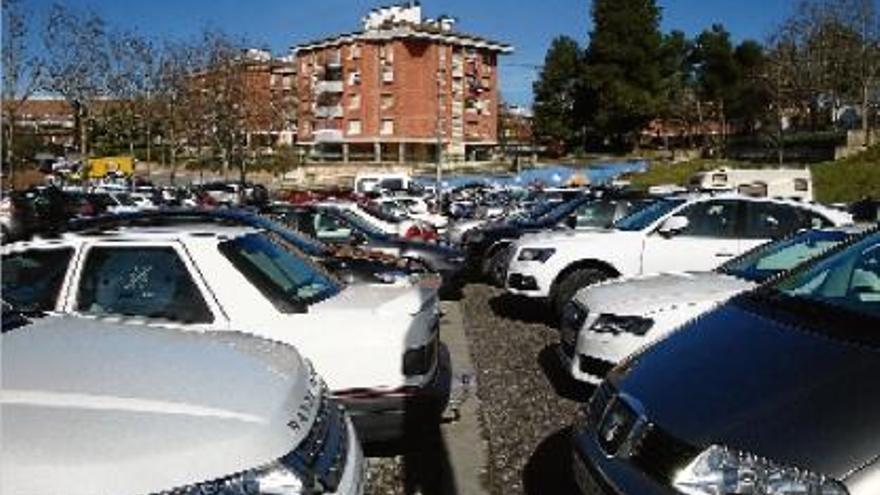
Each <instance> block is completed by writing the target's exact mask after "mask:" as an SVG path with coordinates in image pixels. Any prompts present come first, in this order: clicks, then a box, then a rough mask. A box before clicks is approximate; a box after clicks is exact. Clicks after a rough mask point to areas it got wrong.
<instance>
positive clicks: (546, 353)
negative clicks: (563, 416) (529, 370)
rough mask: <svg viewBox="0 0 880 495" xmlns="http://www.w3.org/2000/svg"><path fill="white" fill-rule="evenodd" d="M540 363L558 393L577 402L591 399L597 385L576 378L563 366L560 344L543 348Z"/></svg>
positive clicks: (539, 354) (539, 355) (539, 358)
mask: <svg viewBox="0 0 880 495" xmlns="http://www.w3.org/2000/svg"><path fill="white" fill-rule="evenodd" d="M538 364H540V365H541V369H542V370H543V371H544V375H545V376H546V377H547V380H549V381H550V384H551V385H552V386H553V390H554V392H556V394H557V395H559V396H560V397H563V398H565V399H568V400H573V401H575V402H587V401H588V400H590V396H592V395H593V391H594V390H595V387H593V386H592V385H589V384H587V383H583V382H579V381H577V380H575V379H574V378H572V376H571V374H569V372H568V370H566V369H564V368H563V367H562V362H561V361H560V359H559V344H550V345H548V346H547V347H545V348H544V349H542V350H541V352H540V353H538Z"/></svg>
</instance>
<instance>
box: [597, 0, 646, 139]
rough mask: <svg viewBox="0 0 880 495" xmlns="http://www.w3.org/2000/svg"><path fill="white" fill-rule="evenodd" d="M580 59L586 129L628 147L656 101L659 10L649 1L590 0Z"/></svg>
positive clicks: (635, 137) (643, 124) (641, 127)
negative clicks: (590, 25)
mask: <svg viewBox="0 0 880 495" xmlns="http://www.w3.org/2000/svg"><path fill="white" fill-rule="evenodd" d="M592 15H593V25H594V29H593V32H592V33H591V35H590V46H589V48H588V49H587V55H586V65H587V67H586V90H587V91H586V93H585V98H586V99H587V104H585V107H586V108H591V110H592V112H591V114H590V115H589V123H590V128H591V130H592V131H593V132H594V133H596V134H598V135H599V136H600V137H601V138H602V139H603V141H605V142H606V143H607V144H612V145H616V146H626V147H631V146H633V145H635V144H637V137H638V133H639V131H641V130H642V129H643V128H644V126H645V124H647V123H648V122H649V121H650V120H651V119H652V118H654V117H655V116H656V115H657V114H658V111H659V110H660V107H661V103H662V99H663V97H662V88H663V70H662V65H663V61H662V58H663V57H662V56H661V55H662V42H663V37H662V35H661V34H660V30H659V25H660V9H659V8H658V7H657V4H656V2H655V1H654V0H595V1H594V2H593V10H592Z"/></svg>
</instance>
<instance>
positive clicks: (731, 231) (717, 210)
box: [678, 201, 739, 238]
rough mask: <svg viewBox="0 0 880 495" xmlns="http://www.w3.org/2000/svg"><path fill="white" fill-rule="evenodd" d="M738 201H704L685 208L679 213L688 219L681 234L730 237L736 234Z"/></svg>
mask: <svg viewBox="0 0 880 495" xmlns="http://www.w3.org/2000/svg"><path fill="white" fill-rule="evenodd" d="M738 205H739V203H738V202H736V201H703V202H700V203H696V204H694V205H691V206H689V207H687V208H685V209H684V210H683V211H682V212H681V213H678V215H681V216H685V217H687V219H688V226H687V227H686V228H685V229H683V230H682V231H681V235H683V236H690V237H713V238H730V237H735V236H736V212H737V206H738Z"/></svg>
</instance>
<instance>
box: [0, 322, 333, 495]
mask: <svg viewBox="0 0 880 495" xmlns="http://www.w3.org/2000/svg"><path fill="white" fill-rule="evenodd" d="M2 344H3V348H2V399H0V403H2V406H3V414H2V438H3V449H2V471H3V473H2V476H0V487H2V489H0V492H2V493H6V494H29V493H66V494H72V495H77V494H94V493H116V494H121V495H127V494H132V495H134V494H144V493H157V492H161V491H164V490H168V489H171V488H174V487H178V486H182V485H187V484H191V483H194V482H202V481H208V480H212V479H216V478H218V477H223V476H227V475H229V474H232V473H236V472H241V471H244V470H247V469H251V468H254V467H258V466H262V465H265V464H267V463H269V462H272V461H274V460H275V459H278V458H279V457H281V456H283V455H285V454H286V453H288V452H290V451H291V450H293V448H294V447H295V446H296V444H297V443H299V442H300V441H301V440H302V438H303V437H304V435H305V433H306V431H307V429H308V428H307V427H308V425H309V424H310V423H311V421H312V418H314V415H315V413H316V405H315V404H313V403H314V402H317V401H314V400H312V401H311V402H309V403H308V404H309V407H307V408H306V409H305V412H304V414H305V415H306V416H307V418H308V419H307V420H306V421H301V422H300V423H302V424H296V425H295V426H296V427H297V428H296V429H294V426H289V425H288V424H289V423H291V422H292V421H298V420H296V419H295V417H296V415H297V413H298V412H299V409H298V408H299V407H301V406H304V397H305V396H306V395H307V394H308V393H317V389H315V388H314V385H313V384H311V383H310V380H309V374H308V373H307V367H306V366H305V364H304V363H303V361H302V360H301V359H300V357H299V355H298V353H297V352H296V351H295V350H294V349H293V348H292V347H289V346H285V345H283V344H277V343H273V342H270V341H266V340H262V339H259V338H255V337H251V336H245V335H242V334H237V333H231V332H222V333H216V334H200V333H195V332H182V331H175V330H169V329H161V328H148V327H146V326H144V325H119V324H113V325H111V324H108V323H103V322H98V321H92V320H86V319H75V318H50V319H45V320H40V321H36V322H35V323H33V324H30V325H26V326H23V327H20V328H17V329H15V330H13V331H11V332H8V333H6V334H4V335H3V337H2Z"/></svg>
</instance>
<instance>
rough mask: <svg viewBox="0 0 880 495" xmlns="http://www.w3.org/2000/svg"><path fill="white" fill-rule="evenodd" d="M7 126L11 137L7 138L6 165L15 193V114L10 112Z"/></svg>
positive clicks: (10, 183)
mask: <svg viewBox="0 0 880 495" xmlns="http://www.w3.org/2000/svg"><path fill="white" fill-rule="evenodd" d="M6 126H7V128H8V129H9V136H8V137H7V138H6V163H7V164H8V165H9V185H10V186H11V187H12V190H13V191H14V190H15V152H14V151H13V148H12V147H13V146H14V145H15V112H10V115H9V117H8V122H7V123H6Z"/></svg>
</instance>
